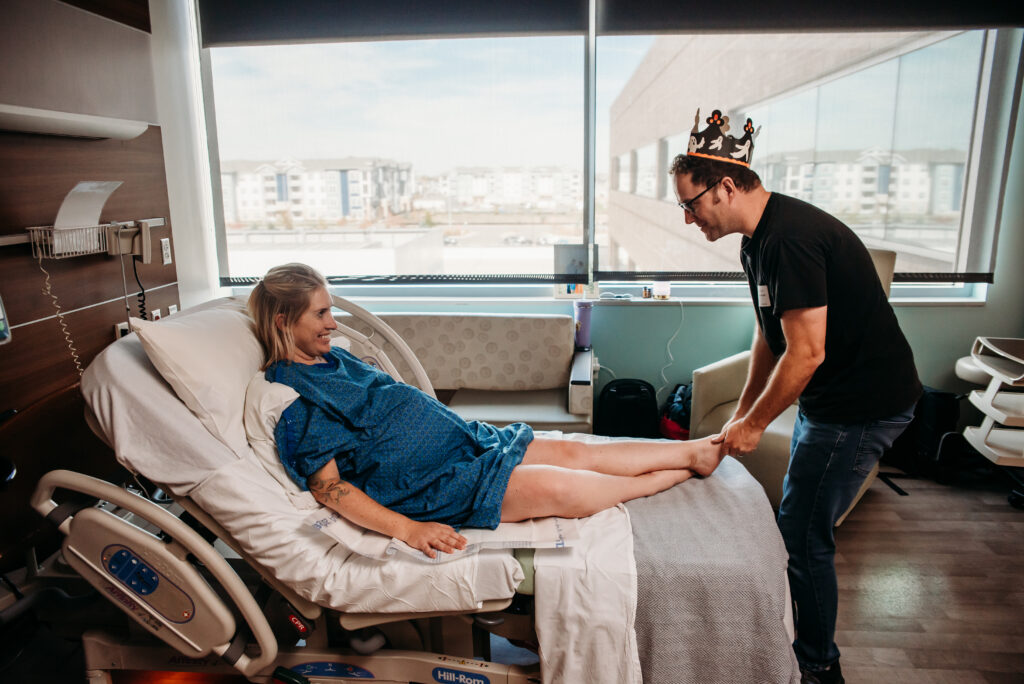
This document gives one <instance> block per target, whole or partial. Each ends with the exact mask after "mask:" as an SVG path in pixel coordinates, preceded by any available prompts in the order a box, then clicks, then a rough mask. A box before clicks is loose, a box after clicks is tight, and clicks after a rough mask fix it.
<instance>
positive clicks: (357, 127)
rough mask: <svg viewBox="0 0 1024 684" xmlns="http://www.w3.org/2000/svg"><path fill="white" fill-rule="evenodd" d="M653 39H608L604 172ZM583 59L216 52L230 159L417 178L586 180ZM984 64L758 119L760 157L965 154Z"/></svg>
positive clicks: (925, 55) (489, 43)
mask: <svg viewBox="0 0 1024 684" xmlns="http://www.w3.org/2000/svg"><path fill="white" fill-rule="evenodd" d="M654 40H655V39H654V37H653V36H626V37H604V38H599V39H598V43H597V88H598V92H597V93H596V95H597V102H598V106H597V130H596V138H597V155H596V170H597V172H598V173H599V174H600V173H603V172H605V171H606V170H607V168H606V167H607V164H608V108H609V107H610V105H611V103H612V102H613V101H614V99H615V97H616V96H617V95H618V93H619V92H620V91H621V89H622V87H623V85H624V84H625V83H626V82H627V81H628V80H629V78H630V77H631V76H632V75H633V73H634V72H635V70H636V68H637V66H638V65H639V64H640V62H641V61H642V60H643V58H644V56H645V55H646V54H647V51H648V49H649V48H650V46H651V44H652V43H653V42H654ZM583 48H584V39H583V37H582V36H544V37H538V36H532V37H501V38H455V39H447V40H396V41H381V42H349V43H333V44H326V43H325V44H303V45H281V46H252V47H232V48H215V49H213V50H212V51H211V52H212V62H213V82H214V99H215V107H216V112H217V131H218V139H219V145H220V157H221V159H222V160H265V161H273V160H278V159H284V158H295V159H330V158H340V157H349V156H354V157H361V156H372V157H383V158H388V159H393V160H395V161H397V162H404V163H411V164H412V165H413V170H414V172H415V173H416V174H417V175H430V174H437V173H441V172H445V171H449V170H452V169H454V168H455V167H457V166H485V167H500V166H547V165H553V166H562V167H569V168H577V169H580V170H582V168H583V145H584V139H583V120H584V117H583V112H584V110H583V97H584V94H583V75H584V74H583V69H584V67H583ZM980 51H981V32H968V33H964V34H962V35H960V36H957V37H955V38H953V39H950V40H945V41H942V42H940V43H937V44H935V45H932V46H930V47H927V48H925V49H923V50H920V51H917V52H914V53H911V54H909V55H905V56H903V57H901V58H900V59H899V60H895V59H890V60H886V61H884V62H882V63H880V64H877V65H875V66H872V67H868V68H865V69H863V70H862V71H859V72H856V73H853V74H849V75H846V76H844V77H842V78H840V79H838V80H836V81H833V82H832V83H826V84H824V85H822V86H821V87H820V88H812V89H810V90H806V91H803V92H800V93H793V94H791V95H790V96H788V97H786V98H784V99H783V100H781V101H775V102H774V103H772V104H769V105H767V106H766V107H757V108H756V110H755V111H753V112H751V113H752V114H756V116H757V119H756V122H757V123H758V124H759V125H763V126H764V130H763V133H764V134H765V135H764V137H763V138H760V139H759V141H758V144H759V146H760V147H761V150H762V152H766V151H768V150H778V149H783V150H788V149H806V148H807V147H809V146H812V145H815V144H816V145H817V147H818V148H819V149H825V150H830V149H849V150H862V149H866V148H869V147H875V146H882V147H888V145H890V144H895V145H896V147H897V149H913V148H915V147H928V146H932V147H941V146H949V147H955V148H958V149H959V148H964V149H965V148H966V145H967V143H968V142H969V139H970V138H969V131H970V130H971V116H972V113H973V109H974V99H973V94H974V88H975V84H976V79H977V73H978V59H979V55H980ZM731 77H735V74H731ZM897 93H899V95H898V97H897ZM894 102H898V106H897V107H896V112H895V115H894V112H893V103H894ZM807 112H816V114H815V115H814V116H813V117H811V118H810V119H808V118H807V117H806V113H807ZM794 121H802V123H801V125H793V122H794Z"/></svg>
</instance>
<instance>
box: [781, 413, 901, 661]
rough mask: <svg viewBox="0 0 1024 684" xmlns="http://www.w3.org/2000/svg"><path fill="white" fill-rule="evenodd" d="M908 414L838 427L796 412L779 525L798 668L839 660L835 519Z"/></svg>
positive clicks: (899, 431) (855, 492)
mask: <svg viewBox="0 0 1024 684" xmlns="http://www.w3.org/2000/svg"><path fill="white" fill-rule="evenodd" d="M913 416H914V411H913V407H911V408H909V409H907V410H906V411H904V412H902V413H899V414H897V415H895V416H891V417H889V418H886V419H884V420H870V421H867V422H864V423H851V424H845V425H842V424H832V423H819V422H816V421H814V420H812V419H810V418H808V417H807V416H806V415H804V412H803V411H800V412H799V414H798V416H797V421H796V427H795V428H794V429H793V441H792V443H791V444H790V457H789V470H788V471H787V472H786V478H785V480H784V481H783V484H782V503H781V504H779V520H778V522H779V529H780V530H781V531H782V538H783V540H784V541H785V542H786V550H787V551H788V552H789V583H790V589H791V591H792V593H793V601H794V602H795V603H796V626H797V637H796V641H795V642H794V643H793V650H794V651H795V652H796V658H797V660H798V661H799V662H800V667H801V668H803V669H806V670H812V671H815V670H823V669H825V668H827V667H829V666H830V665H832V663H834V662H836V661H837V660H839V648H838V647H837V646H836V644H835V632H836V611H837V608H838V603H839V589H838V586H837V583H836V568H835V553H836V542H835V536H834V530H835V524H836V520H838V519H839V516H841V515H842V514H843V512H844V511H846V509H847V508H849V506H850V503H851V502H852V501H853V497H854V496H856V495H857V491H858V490H859V489H860V487H861V485H862V484H863V483H864V480H865V479H866V478H867V476H868V474H869V473H870V472H871V469H872V468H874V466H875V464H876V463H877V462H878V459H879V458H880V457H881V456H882V452H883V451H885V450H886V449H888V448H889V447H890V446H891V445H892V443H893V440H895V439H896V438H897V437H899V435H900V433H902V432H903V430H904V429H905V428H906V427H907V425H908V424H909V423H910V420H911V419H912V418H913Z"/></svg>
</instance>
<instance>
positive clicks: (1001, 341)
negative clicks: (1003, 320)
mask: <svg viewBox="0 0 1024 684" xmlns="http://www.w3.org/2000/svg"><path fill="white" fill-rule="evenodd" d="M971 358H973V359H974V362H975V363H976V364H977V366H978V367H979V368H980V369H981V370H983V371H985V372H986V373H988V374H989V375H990V376H991V378H992V379H991V380H990V382H989V385H988V387H987V388H986V389H985V391H984V392H981V391H974V392H971V395H970V400H971V403H972V404H974V406H976V407H977V408H978V410H980V411H981V412H982V413H983V414H984V415H985V418H984V420H982V423H981V426H980V427H968V428H965V429H964V437H965V438H966V439H967V441H968V442H969V443H970V445H971V446H973V447H974V448H975V449H977V451H978V452H979V453H980V454H982V455H983V456H985V458H987V459H989V460H990V461H992V462H993V463H995V464H997V465H1002V466H1012V467H1017V468H1020V467H1024V430H1021V429H1019V428H1022V427H1024V393H1022V392H1021V391H1020V389H1019V388H1022V387H1024V339H1017V338H1009V337H979V338H977V339H976V340H975V341H974V347H973V348H972V349H971ZM1004 388H1009V389H1008V391H1007V390H1004Z"/></svg>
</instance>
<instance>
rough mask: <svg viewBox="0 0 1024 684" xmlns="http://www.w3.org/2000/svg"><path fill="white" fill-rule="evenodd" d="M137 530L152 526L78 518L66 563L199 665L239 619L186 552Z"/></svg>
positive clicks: (93, 511)
mask: <svg viewBox="0 0 1024 684" xmlns="http://www.w3.org/2000/svg"><path fill="white" fill-rule="evenodd" d="M150 505H152V504H150ZM153 508H154V509H156V507H155V506H153ZM161 510H162V509H161ZM139 524H146V525H149V523H148V522H147V521H146V520H145V519H143V518H139V517H137V516H126V517H121V516H120V515H115V514H114V513H112V512H111V511H108V510H104V509H103V508H99V507H94V508H86V509H84V510H81V511H79V512H77V513H76V514H75V515H74V517H73V518H72V519H71V524H70V529H69V531H68V532H67V537H66V538H65V539H64V545H63V551H64V557H65V558H66V559H67V561H68V564H69V565H71V567H72V568H73V569H74V570H75V571H76V572H78V573H79V574H80V575H81V576H82V577H84V578H85V579H86V580H88V581H89V583H90V584H92V585H93V586H94V587H96V589H98V590H99V592H100V594H102V595H103V596H105V597H107V598H108V599H109V600H110V601H111V603H113V604H114V605H116V606H117V607H118V608H120V609H121V610H123V611H124V612H125V613H127V614H128V615H130V616H131V617H132V618H133V619H134V620H135V621H136V622H138V623H139V624H140V625H141V626H142V627H144V628H146V629H147V630H149V631H150V632H151V633H152V634H154V635H155V636H157V637H158V638H160V639H162V640H163V641H164V642H165V643H167V644H169V645H171V646H172V647H174V648H176V649H177V650H178V651H179V652H181V653H182V654H184V655H186V656H188V657H191V658H198V657H202V656H205V655H206V654H207V653H209V652H210V649H211V648H212V647H213V646H215V645H217V644H224V643H227V642H229V641H230V640H231V637H232V636H233V635H234V633H235V619H234V616H233V615H232V614H231V611H230V609H229V608H228V607H227V605H225V603H224V601H223V600H222V599H221V598H220V597H219V596H218V595H217V594H216V593H215V592H214V591H213V589H212V588H211V587H210V585H209V584H208V583H207V582H206V580H205V579H203V577H202V576H201V575H200V574H199V573H198V571H197V570H196V569H195V568H194V567H193V566H192V564H191V563H190V562H189V560H188V559H187V550H186V549H185V548H184V547H182V546H181V545H179V544H178V542H176V541H173V540H172V541H168V540H167V539H164V538H161V537H157V536H156V535H155V534H153V533H152V532H150V531H148V530H145V529H142V528H141V527H139V526H138V525H139Z"/></svg>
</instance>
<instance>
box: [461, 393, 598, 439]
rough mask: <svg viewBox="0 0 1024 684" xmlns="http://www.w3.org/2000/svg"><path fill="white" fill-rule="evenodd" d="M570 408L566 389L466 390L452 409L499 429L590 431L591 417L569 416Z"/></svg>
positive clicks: (468, 418) (463, 415) (570, 414)
mask: <svg viewBox="0 0 1024 684" xmlns="http://www.w3.org/2000/svg"><path fill="white" fill-rule="evenodd" d="M568 405H569V397H568V390H567V389H566V388H564V387H563V388H562V389H547V390H526V391H522V392H488V391H484V390H472V389H463V390H459V391H458V392H456V393H455V396H454V397H452V400H451V402H450V403H449V404H448V408H450V409H452V410H453V411H455V412H456V413H458V414H459V415H460V416H462V417H463V418H465V419H466V420H481V421H484V422H486V423H490V424H492V425H496V426H498V427H502V426H504V425H508V424H509V423H513V422H523V423H528V424H529V425H530V426H531V427H533V429H534V430H561V431H563V432H583V433H588V432H590V431H591V430H592V427H591V425H590V423H589V422H587V418H588V417H589V416H584V415H574V414H572V413H569V411H568V410H567V406H568Z"/></svg>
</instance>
